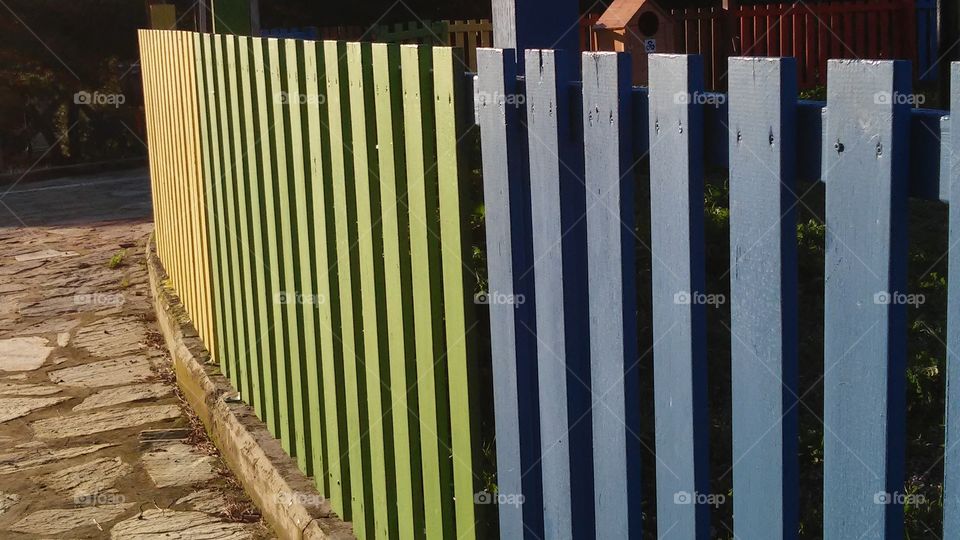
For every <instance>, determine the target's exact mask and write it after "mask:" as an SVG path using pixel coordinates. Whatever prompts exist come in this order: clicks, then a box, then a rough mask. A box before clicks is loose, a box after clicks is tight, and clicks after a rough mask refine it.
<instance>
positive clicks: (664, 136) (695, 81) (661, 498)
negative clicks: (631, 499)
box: [649, 54, 710, 538]
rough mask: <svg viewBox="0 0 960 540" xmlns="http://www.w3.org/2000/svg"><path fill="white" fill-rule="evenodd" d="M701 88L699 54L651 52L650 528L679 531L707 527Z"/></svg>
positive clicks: (694, 532) (684, 534)
mask: <svg viewBox="0 0 960 540" xmlns="http://www.w3.org/2000/svg"><path fill="white" fill-rule="evenodd" d="M700 95H703V59H702V58H701V57H700V56H683V55H661V54H655V55H651V56H650V118H649V121H650V206H651V212H650V229H651V243H652V245H651V248H652V250H653V254H654V255H653V269H652V275H653V280H652V281H653V287H652V295H653V343H654V345H653V358H654V406H655V409H656V419H655V424H656V453H657V528H658V530H659V531H660V534H661V535H665V534H666V533H667V531H668V530H669V531H670V534H671V535H673V536H676V537H678V538H706V537H708V536H709V530H710V520H709V506H708V505H707V504H706V499H704V497H706V496H708V495H709V488H710V471H709V467H710V461H709V459H708V445H709V437H708V429H709V423H708V418H707V397H708V388H707V358H706V338H707V334H706V307H707V306H706V304H705V301H706V299H707V298H708V296H707V294H708V291H706V290H705V287H706V284H705V278H704V274H705V271H706V269H705V260H704V239H703V107H702V105H698V104H697V103H696V101H697V96H700ZM700 502H702V504H700Z"/></svg>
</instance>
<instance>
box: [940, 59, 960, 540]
mask: <svg viewBox="0 0 960 540" xmlns="http://www.w3.org/2000/svg"><path fill="white" fill-rule="evenodd" d="M950 88H951V93H950V133H951V134H958V135H954V136H953V137H952V138H951V139H950V140H949V141H948V143H949V146H946V145H945V146H944V148H943V150H942V151H943V153H944V154H947V155H949V156H950V161H949V167H950V169H949V173H948V174H949V179H950V180H949V182H950V183H949V186H950V192H949V199H950V240H949V243H948V245H949V246H950V248H951V249H950V255H949V261H948V267H949V275H948V276H947V285H948V290H947V397H946V401H947V411H946V418H947V420H946V424H947V425H946V431H947V433H946V442H945V444H944V446H945V448H946V449H945V451H944V457H943V471H944V479H943V537H944V538H960V249H957V247H958V246H960V62H954V63H952V64H951V65H950Z"/></svg>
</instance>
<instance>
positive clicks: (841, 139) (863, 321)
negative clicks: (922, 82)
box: [823, 60, 910, 539]
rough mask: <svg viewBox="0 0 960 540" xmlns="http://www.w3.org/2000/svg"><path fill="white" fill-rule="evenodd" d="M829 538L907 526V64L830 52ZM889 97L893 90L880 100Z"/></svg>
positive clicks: (889, 534)
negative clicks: (849, 57) (836, 55)
mask: <svg viewBox="0 0 960 540" xmlns="http://www.w3.org/2000/svg"><path fill="white" fill-rule="evenodd" d="M828 81H829V83H828V87H827V118H826V133H825V136H826V141H827V142H828V143H830V146H828V148H830V150H829V151H827V155H826V156H825V159H824V165H825V167H826V169H825V170H826V175H825V181H826V185H827V188H826V248H825V251H826V256H825V275H824V280H825V285H824V303H825V305H824V379H823V385H824V411H823V412H824V414H823V426H824V444H823V446H824V466H823V486H824V494H823V520H824V524H823V525H824V531H823V532H824V538H827V539H842V538H844V539H845V538H863V537H870V538H888V539H889V538H892V539H896V538H900V537H901V536H902V535H903V505H902V501H903V499H902V495H903V467H904V446H905V445H904V438H905V432H904V406H905V404H904V400H905V389H904V370H905V357H906V341H905V338H906V323H905V314H906V309H905V308H906V306H905V305H904V303H903V302H902V301H901V300H902V295H905V294H906V293H907V291H906V290H905V287H906V261H907V244H906V237H907V214H906V212H907V166H908V163H907V160H908V157H909V155H908V151H909V139H908V133H909V132H908V128H909V115H910V111H909V109H908V105H907V101H906V100H902V99H900V98H897V96H907V95H909V92H910V65H909V64H908V63H906V62H890V61H885V62H873V61H871V62H867V61H851V60H831V61H830V63H829V65H828ZM883 96H887V97H888V98H889V99H881V98H882V97H883Z"/></svg>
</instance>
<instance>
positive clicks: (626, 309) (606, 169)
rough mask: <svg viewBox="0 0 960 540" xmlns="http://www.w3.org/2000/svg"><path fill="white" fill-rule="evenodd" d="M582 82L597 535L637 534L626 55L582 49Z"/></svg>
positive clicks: (631, 190)
mask: <svg viewBox="0 0 960 540" xmlns="http://www.w3.org/2000/svg"><path fill="white" fill-rule="evenodd" d="M653 67H654V66H653V65H651V75H652V76H653ZM583 80H584V85H583V131H584V134H583V137H584V171H585V176H584V178H585V184H586V193H587V196H586V208H587V215H586V224H587V253H586V259H587V275H588V276H589V285H588V288H589V293H588V296H589V316H590V384H591V386H592V389H593V449H594V456H593V461H594V475H593V479H594V486H595V495H594V507H595V509H596V520H597V537H598V538H639V537H640V529H641V523H640V520H639V519H638V516H637V514H636V513H635V512H634V511H631V510H633V509H635V508H638V507H639V504H640V441H639V438H638V437H639V432H640V427H639V423H640V407H639V403H640V402H639V394H638V392H639V388H638V385H639V380H638V377H637V364H638V362H639V360H638V358H637V342H638V338H637V320H636V310H637V299H636V296H637V295H636V291H637V288H636V287H637V285H636V272H635V271H634V264H635V263H634V258H635V240H636V238H635V236H634V232H633V225H634V219H635V218H634V211H633V200H634V187H633V186H634V180H633V168H632V165H633V158H632V153H631V147H632V139H631V134H632V133H631V132H632V130H631V129H630V119H631V108H630V105H631V99H630V81H631V75H630V63H629V56H628V55H626V54H617V53H588V54H584V55H583ZM651 81H653V78H651ZM547 474H549V472H547Z"/></svg>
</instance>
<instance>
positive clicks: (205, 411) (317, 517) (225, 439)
mask: <svg viewBox="0 0 960 540" xmlns="http://www.w3.org/2000/svg"><path fill="white" fill-rule="evenodd" d="M147 268H148V270H149V273H150V289H151V292H152V295H153V302H154V308H155V310H156V313H157V323H158V324H159V326H160V331H161V332H162V333H163V337H164V340H165V341H166V344H167V348H168V349H169V350H170V355H171V356H172V358H173V365H174V371H175V372H176V375H177V384H178V385H179V386H180V389H181V390H182V391H183V394H184V397H185V398H186V399H187V402H188V403H189V404H190V407H192V408H193V410H194V411H195V412H196V413H197V416H198V417H199V418H200V420H201V421H202V422H203V425H204V426H205V427H206V429H207V433H209V434H210V438H211V439H212V440H213V443H214V444H215V445H216V446H217V448H219V449H220V452H221V454H222V456H223V460H224V461H225V462H226V463H227V465H228V466H229V467H230V469H231V470H232V471H233V473H234V474H235V475H236V477H237V479H238V480H240V483H241V484H242V485H243V489H244V491H246V492H247V494H248V495H249V496H250V498H251V499H252V500H253V503H254V504H256V505H257V507H258V508H259V509H260V511H261V512H262V513H263V517H264V519H266V521H267V522H268V523H269V524H270V525H271V526H272V527H273V529H274V531H275V532H276V533H277V535H278V536H279V537H280V538H284V539H288V538H289V539H300V538H303V539H336V540H340V539H353V538H355V536H354V535H353V528H352V527H351V526H350V524H349V523H345V522H343V521H341V520H340V518H339V517H338V516H337V515H336V514H335V513H334V512H333V510H332V509H331V507H330V503H329V501H327V500H326V499H324V498H323V497H322V496H321V495H320V494H319V493H318V492H317V490H316V488H315V487H314V485H313V482H312V481H311V480H310V479H309V478H307V477H306V476H305V475H304V474H303V473H302V472H300V470H299V469H298V468H297V465H296V462H295V461H294V460H293V459H291V458H290V457H289V456H288V455H287V454H286V453H285V452H284V451H283V449H282V448H281V446H280V443H279V441H277V440H276V439H274V438H273V436H272V435H271V434H270V432H269V431H268V430H267V427H266V425H265V424H264V423H263V422H262V421H260V419H259V418H257V416H256V414H255V413H254V411H253V409H252V408H251V407H250V406H249V405H247V404H246V403H243V402H235V401H232V400H231V401H230V402H228V401H226V400H225V397H226V396H234V395H236V391H235V390H233V388H232V387H231V386H230V382H229V381H228V380H227V379H226V377H224V376H223V375H222V374H221V373H220V372H219V370H218V369H217V367H216V366H215V365H212V364H210V363H209V362H208V360H209V357H210V354H209V353H208V352H207V350H206V349H205V348H204V346H203V343H202V342H201V341H200V338H199V336H198V335H197V332H196V330H195V329H194V327H193V324H192V323H191V322H190V319H189V317H188V316H187V314H186V311H185V310H184V308H183V304H182V303H181V302H180V298H179V297H178V296H177V293H176V292H175V291H174V290H173V289H171V288H170V287H169V285H167V281H168V276H167V274H166V271H165V270H164V269H163V265H162V264H161V263H160V260H159V258H158V257H157V255H156V249H155V245H154V239H153V236H151V238H150V241H149V242H148V244H147Z"/></svg>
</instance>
